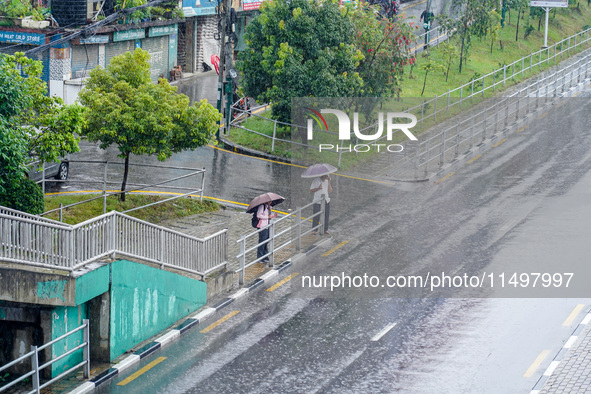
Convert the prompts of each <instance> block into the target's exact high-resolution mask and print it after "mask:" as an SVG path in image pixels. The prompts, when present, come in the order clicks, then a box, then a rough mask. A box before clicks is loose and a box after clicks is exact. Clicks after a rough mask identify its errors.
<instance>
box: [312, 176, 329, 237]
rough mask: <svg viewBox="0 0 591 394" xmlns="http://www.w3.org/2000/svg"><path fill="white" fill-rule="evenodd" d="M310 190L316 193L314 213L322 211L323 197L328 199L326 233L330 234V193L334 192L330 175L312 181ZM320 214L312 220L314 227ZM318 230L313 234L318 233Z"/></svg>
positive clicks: (325, 220)
mask: <svg viewBox="0 0 591 394" xmlns="http://www.w3.org/2000/svg"><path fill="white" fill-rule="evenodd" d="M310 192H311V193H314V200H313V201H314V214H316V213H318V212H320V208H321V202H322V197H323V196H324V199H325V200H326V205H325V212H324V233H325V234H328V217H329V216H330V197H329V196H328V193H332V186H331V184H330V175H323V176H321V177H319V178H316V179H314V180H313V181H312V185H310ZM319 221H320V215H318V216H315V217H314V219H313V220H312V227H316V226H318V222H319ZM316 232H317V231H316V230H315V231H314V232H313V234H316Z"/></svg>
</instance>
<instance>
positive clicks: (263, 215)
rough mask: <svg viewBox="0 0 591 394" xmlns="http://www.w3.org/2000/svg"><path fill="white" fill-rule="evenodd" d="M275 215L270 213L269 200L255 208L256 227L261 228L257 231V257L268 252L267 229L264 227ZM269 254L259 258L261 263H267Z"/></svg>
mask: <svg viewBox="0 0 591 394" xmlns="http://www.w3.org/2000/svg"><path fill="white" fill-rule="evenodd" d="M274 217H277V214H276V213H271V201H268V202H266V203H264V204H261V205H259V208H258V209H257V218H259V224H258V226H257V228H262V229H263V230H261V231H260V232H259V247H258V248H257V259H260V258H261V257H263V256H264V255H266V254H268V253H269V243H268V242H265V241H267V240H268V239H269V229H268V228H264V227H267V226H268V225H269V220H270V219H272V218H274ZM268 262H269V256H267V257H265V258H264V259H263V260H261V263H268Z"/></svg>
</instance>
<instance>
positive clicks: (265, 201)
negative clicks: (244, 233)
mask: <svg viewBox="0 0 591 394" xmlns="http://www.w3.org/2000/svg"><path fill="white" fill-rule="evenodd" d="M283 201H285V198H283V197H281V196H280V195H278V194H275V193H265V194H261V195H260V196H258V197H255V198H254V199H253V200H252V201H251V202H250V205H249V206H248V209H247V210H246V212H247V213H255V212H256V217H257V219H258V220H259V221H258V223H257V226H256V227H257V228H259V229H262V230H261V231H259V247H258V248H257V259H260V258H261V257H263V256H265V255H266V254H268V253H269V243H268V242H266V241H267V240H268V239H269V229H268V228H265V227H267V226H268V225H269V220H270V219H272V218H274V217H277V214H276V213H271V207H272V206H274V205H277V204H280V203H282V202H283ZM253 225H254V222H253ZM267 262H269V256H267V257H265V258H264V259H263V260H261V263H267Z"/></svg>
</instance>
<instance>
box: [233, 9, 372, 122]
mask: <svg viewBox="0 0 591 394" xmlns="http://www.w3.org/2000/svg"><path fill="white" fill-rule="evenodd" d="M260 11H261V14H260V15H258V17H256V18H254V19H253V20H252V21H251V22H250V23H249V25H248V26H247V27H246V34H245V39H246V43H247V46H248V48H247V49H246V50H245V51H244V52H242V53H241V54H240V57H239V60H240V61H239V63H238V66H239V68H240V69H241V70H242V72H243V78H242V83H243V85H244V89H245V92H246V94H247V95H249V96H251V97H255V98H256V99H257V100H258V101H260V102H267V103H272V104H273V107H272V111H273V112H272V113H273V116H274V117H275V118H277V119H279V120H282V121H284V122H287V121H289V119H290V116H291V99H292V98H295V97H308V96H315V97H346V96H351V95H353V94H354V93H355V92H358V91H359V90H360V88H361V86H362V83H363V81H362V79H361V77H360V76H359V73H358V72H357V66H358V65H359V63H360V62H361V60H363V58H364V57H363V55H362V54H361V52H360V51H358V50H357V49H356V48H355V45H354V44H353V38H354V35H353V34H351V32H353V31H355V25H354V24H353V22H352V20H351V18H350V17H349V16H348V15H347V9H346V8H339V5H338V2H337V1H334V0H293V1H289V2H287V1H268V2H263V4H262V6H261V8H260Z"/></svg>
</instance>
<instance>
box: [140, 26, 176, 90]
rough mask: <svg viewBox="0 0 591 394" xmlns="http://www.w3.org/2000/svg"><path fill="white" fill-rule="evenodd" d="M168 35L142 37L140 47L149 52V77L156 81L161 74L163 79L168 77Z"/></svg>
mask: <svg viewBox="0 0 591 394" xmlns="http://www.w3.org/2000/svg"><path fill="white" fill-rule="evenodd" d="M168 40H169V37H168V36H160V37H151V38H144V39H143V40H142V48H143V49H144V50H146V51H148V53H149V54H150V65H151V67H150V77H151V78H152V80H153V81H157V80H158V77H159V76H160V75H161V74H162V75H163V76H164V79H168V77H169V71H170V70H169V69H168Z"/></svg>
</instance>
